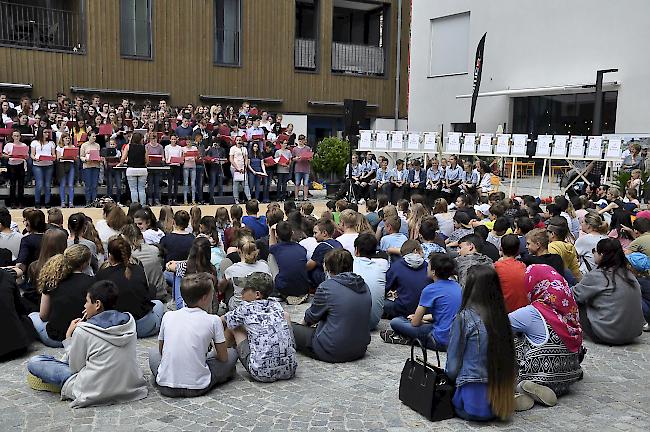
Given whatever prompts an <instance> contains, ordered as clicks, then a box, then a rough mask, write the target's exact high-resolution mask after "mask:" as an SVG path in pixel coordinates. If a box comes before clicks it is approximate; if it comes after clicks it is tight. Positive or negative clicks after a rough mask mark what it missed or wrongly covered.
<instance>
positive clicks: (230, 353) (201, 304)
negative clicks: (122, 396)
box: [149, 273, 238, 397]
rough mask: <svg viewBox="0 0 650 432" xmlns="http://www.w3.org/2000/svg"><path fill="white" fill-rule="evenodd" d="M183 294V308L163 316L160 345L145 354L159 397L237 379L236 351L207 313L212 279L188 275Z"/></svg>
mask: <svg viewBox="0 0 650 432" xmlns="http://www.w3.org/2000/svg"><path fill="white" fill-rule="evenodd" d="M181 294H182V296H183V299H184V300H185V303H186V304H187V307H184V308H182V309H179V310H177V311H172V312H168V313H166V314H165V315H164V316H163V320H162V324H161V325H160V333H159V334H158V343H159V347H158V349H155V348H152V349H150V350H149V367H150V368H151V372H152V373H153V376H154V379H155V382H156V384H157V385H158V389H159V390H160V394H162V395H163V396H167V397H194V396H202V395H204V394H206V393H207V392H209V391H210V390H212V388H214V387H215V386H217V385H218V384H222V383H225V382H226V381H229V380H230V379H231V378H233V377H234V376H235V363H236V362H237V358H238V356H237V351H236V350H235V349H232V348H230V349H229V348H227V346H226V338H225V336H224V331H223V324H222V323H221V319H220V318H219V317H218V316H217V315H210V314H209V313H208V312H209V310H210V308H211V306H212V298H213V296H214V284H213V282H212V277H211V276H210V275H209V274H207V273H194V274H190V275H186V276H185V277H184V278H183V282H182V283H181Z"/></svg>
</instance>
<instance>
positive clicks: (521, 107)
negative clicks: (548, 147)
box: [512, 91, 618, 135]
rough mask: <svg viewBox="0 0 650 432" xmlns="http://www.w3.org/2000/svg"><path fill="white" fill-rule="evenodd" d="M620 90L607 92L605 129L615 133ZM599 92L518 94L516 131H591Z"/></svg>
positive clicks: (604, 105)
mask: <svg viewBox="0 0 650 432" xmlns="http://www.w3.org/2000/svg"><path fill="white" fill-rule="evenodd" d="M617 97H618V92H616V91H608V92H604V93H603V113H602V120H601V125H600V128H601V132H602V133H604V134H607V133H614V131H615V126H616V99H617ZM595 102H596V94H595V93H579V94H564V95H549V96H528V97H518V98H514V100H513V110H512V113H513V118H512V131H513V133H527V134H533V135H543V134H559V135H590V134H591V130H592V129H591V128H592V125H593V118H594V104H595Z"/></svg>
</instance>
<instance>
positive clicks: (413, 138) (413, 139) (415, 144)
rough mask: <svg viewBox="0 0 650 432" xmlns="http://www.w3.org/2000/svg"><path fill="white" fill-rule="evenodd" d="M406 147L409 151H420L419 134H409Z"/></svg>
mask: <svg viewBox="0 0 650 432" xmlns="http://www.w3.org/2000/svg"><path fill="white" fill-rule="evenodd" d="M407 146H408V149H409V150H420V134H419V133H415V132H411V133H409V139H408V144H407Z"/></svg>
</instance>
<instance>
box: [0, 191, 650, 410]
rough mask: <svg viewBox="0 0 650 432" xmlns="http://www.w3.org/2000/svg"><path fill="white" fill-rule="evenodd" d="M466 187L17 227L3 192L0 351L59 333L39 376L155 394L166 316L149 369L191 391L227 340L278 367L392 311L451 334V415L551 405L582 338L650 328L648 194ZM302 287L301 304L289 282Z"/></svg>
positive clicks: (256, 370) (172, 389)
mask: <svg viewBox="0 0 650 432" xmlns="http://www.w3.org/2000/svg"><path fill="white" fill-rule="evenodd" d="M472 202H473V200H472V198H471V197H468V196H467V195H465V194H462V195H460V196H458V197H457V199H456V202H455V204H454V208H455V209H454V210H453V211H450V206H449V205H448V203H447V202H446V200H445V198H437V199H436V200H435V202H434V205H433V208H430V207H429V206H428V204H427V200H426V198H425V197H424V196H423V195H420V194H413V195H411V200H410V201H407V200H404V199H400V200H399V201H398V202H397V206H394V205H392V204H389V200H388V197H387V196H386V195H384V194H380V195H378V197H377V200H374V199H368V200H367V201H366V203H365V207H366V208H365V214H364V213H361V212H360V211H359V210H360V209H359V206H358V204H356V203H351V202H348V201H345V200H338V201H330V202H328V203H327V207H328V209H327V210H326V211H325V212H323V213H322V214H321V215H320V218H318V219H317V218H316V217H315V216H314V215H313V214H312V213H313V211H314V206H313V204H312V203H310V202H306V203H302V205H300V206H299V207H298V206H297V203H296V202H295V201H286V202H285V203H284V204H283V205H282V206H281V204H279V203H271V204H269V205H268V207H267V210H266V214H265V215H263V216H262V215H260V214H259V213H260V209H259V203H258V201H257V200H254V199H251V200H249V201H247V203H246V205H245V208H244V209H242V208H241V206H239V205H233V206H232V207H231V208H230V211H228V210H227V209H226V208H223V207H220V208H219V209H218V210H217V212H216V214H215V215H214V216H211V215H208V216H203V215H202V214H201V208H200V207H193V208H192V209H191V211H190V212H189V213H188V212H186V211H184V210H179V211H176V212H174V211H173V210H172V209H171V208H169V207H163V208H162V209H161V211H160V217H159V218H157V217H156V216H155V215H154V214H153V212H152V211H151V209H150V208H148V207H141V206H140V205H139V204H135V205H132V206H131V208H129V212H128V214H125V213H124V211H123V210H122V209H121V208H120V207H119V206H116V205H114V204H108V205H107V206H106V207H105V208H104V219H102V220H100V221H97V222H96V224H94V223H93V221H91V220H90V219H88V218H87V217H85V216H84V215H83V214H73V215H71V216H70V218H69V220H68V223H67V230H66V229H65V228H64V227H63V221H62V218H61V217H60V216H59V215H57V211H56V210H58V209H51V210H50V212H48V215H49V221H48V224H46V221H45V214H44V213H43V212H42V211H41V210H38V209H29V210H27V211H25V212H24V217H25V227H26V230H25V235H24V236H23V235H22V234H20V233H17V232H16V230H17V228H16V225H15V224H14V223H12V221H11V217H10V216H9V213H8V211H7V210H6V209H0V228H1V230H0V250H2V249H7V251H8V254H7V255H9V254H11V255H12V259H10V260H9V261H8V262H7V263H5V265H7V266H9V267H8V268H7V271H4V272H0V288H2V293H1V295H0V299H1V300H2V308H3V310H6V311H7V312H6V313H5V314H3V315H2V316H3V318H2V319H3V321H4V322H3V324H4V327H5V328H6V329H7V330H8V331H10V333H11V335H12V343H10V344H8V345H4V346H3V348H4V352H2V353H0V354H2V356H3V358H10V357H14V356H16V355H21V354H22V353H24V352H25V350H26V349H27V348H28V346H29V341H30V338H31V337H33V338H37V339H39V340H41V341H42V342H43V343H44V344H46V345H48V346H50V347H62V348H64V350H65V356H64V358H63V359H62V360H58V359H55V358H53V357H51V356H44V355H39V356H35V357H33V358H31V359H30V361H29V362H28V365H27V369H28V382H29V384H30V386H32V387H33V388H35V389H42V390H51V391H57V392H61V395H62V397H63V398H65V399H71V400H72V401H73V402H72V406H80V407H81V406H89V405H96V404H101V403H112V402H118V401H129V400H135V399H140V398H143V397H146V395H147V387H146V382H145V381H144V378H143V377H144V374H143V372H142V371H141V370H140V369H139V368H138V367H137V362H136V354H135V344H136V342H135V341H136V339H137V338H138V337H147V336H153V335H156V334H157V335H158V336H157V337H158V341H159V346H158V347H157V348H155V349H152V350H150V352H149V365H150V369H151V373H152V376H153V377H154V381H155V383H156V388H157V389H158V390H159V391H160V392H161V394H163V395H165V396H168V397H191V396H198V395H202V394H205V393H207V392H208V391H210V390H211V389H213V388H214V387H216V386H218V385H221V384H223V383H225V382H227V381H228V380H230V379H231V378H232V377H233V376H234V374H235V368H236V366H235V365H236V362H237V360H239V361H240V362H241V364H242V365H243V367H244V368H245V369H246V371H247V372H248V373H249V375H250V377H251V379H253V380H255V381H261V382H272V381H276V380H284V379H291V378H293V377H294V376H295V374H296V370H297V366H298V363H299V361H300V357H298V356H297V354H296V353H297V352H298V353H302V354H304V355H306V356H309V357H311V358H313V359H317V360H321V361H324V362H330V363H338V362H349V361H354V360H357V359H360V358H362V357H364V356H365V355H366V351H367V348H368V345H369V344H370V341H371V332H373V331H374V330H375V329H377V327H378V325H379V323H380V321H381V319H382V318H383V319H387V320H390V321H389V323H388V328H386V329H385V330H382V331H380V332H379V336H380V338H381V339H382V340H383V341H384V342H386V343H393V344H410V343H411V342H412V341H413V340H415V339H417V340H420V341H421V343H422V344H423V345H425V346H427V347H428V348H430V349H436V350H439V351H446V352H447V363H446V371H447V374H448V375H449V377H450V378H451V379H452V380H454V382H455V384H456V392H455V394H454V398H453V404H454V407H455V410H456V413H457V415H458V416H460V417H462V418H465V419H469V420H490V419H495V418H499V419H505V418H508V417H510V416H511V415H512V413H513V411H515V410H517V411H521V410H526V409H530V408H532V407H533V405H534V404H535V403H538V404H541V405H544V406H553V405H555V404H556V403H557V398H558V397H559V396H562V395H564V394H566V393H567V392H569V391H570V388H571V386H572V385H573V384H574V383H575V382H577V381H579V380H581V379H582V376H583V371H582V368H581V362H582V360H583V358H584V356H585V354H586V349H585V348H584V346H583V338H587V339H589V340H591V341H593V342H594V343H597V344H606V345H626V344H630V343H633V342H634V341H635V340H636V339H637V338H638V337H639V336H640V335H641V334H642V332H643V329H644V326H645V328H647V320H648V319H650V312H649V311H650V275H649V274H648V271H650V256H649V254H650V240H649V239H650V214H648V213H650V212H636V214H633V215H632V217H633V218H634V221H633V222H632V223H631V224H630V223H629V222H630V220H631V218H630V215H627V214H623V213H620V212H618V211H617V210H616V209H615V208H613V207H614V206H610V208H609V209H606V208H607V206H608V205H609V203H601V204H602V208H600V210H603V209H606V210H605V211H599V210H598V209H597V208H599V207H601V205H600V204H597V203H595V202H594V201H592V200H591V199H589V198H587V197H584V196H583V197H578V198H576V199H573V200H567V199H566V198H564V197H561V196H558V197H556V198H555V200H554V202H553V203H552V204H549V205H547V206H546V210H545V211H543V210H542V209H541V208H540V204H539V202H538V200H536V199H535V198H533V197H531V196H523V197H517V198H513V199H506V198H505V197H504V195H503V193H499V192H494V193H491V194H490V195H489V197H488V202H487V203H485V204H476V205H472ZM612 202H614V201H612ZM576 207H578V209H576ZM621 207H624V206H623V205H621ZM59 213H60V211H59ZM244 213H245V214H246V215H245V216H244ZM605 213H607V214H608V219H609V221H610V222H606V221H605V220H604V219H603V216H602V214H605ZM616 224H618V225H616ZM95 227H96V228H95ZM622 227H625V228H622ZM574 228H576V229H577V231H576V235H574V234H573V233H574ZM627 234H631V236H632V237H634V240H633V241H631V242H629V243H624V242H622V241H621V239H622V238H623V237H624V236H626V235H627ZM17 238H18V239H19V241H17ZM16 244H18V247H17V248H16ZM46 245H47V247H46ZM16 280H18V281H20V283H21V284H22V285H21V287H20V289H19V288H18V285H17V284H16ZM22 281H24V282H22ZM170 294H171V297H173V301H171V302H170V303H169V305H170V308H171V309H175V310H173V311H167V312H166V311H165V307H164V304H163V302H164V301H167V300H169V297H170ZM311 294H313V298H312V299H311V304H310V305H309V307H308V308H307V310H306V311H305V313H304V316H303V318H302V319H301V320H298V321H296V322H292V321H291V318H290V317H289V315H288V314H286V313H285V312H284V310H283V307H282V305H281V302H286V303H288V304H299V303H304V302H306V301H308V300H309V299H310V295H311ZM360 324H361V325H360ZM117 370H120V371H122V370H124V373H123V374H122V376H121V377H120V380H119V385H117V386H109V385H108V383H109V382H110V381H112V380H115V373H116V371H117Z"/></svg>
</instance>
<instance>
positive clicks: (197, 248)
mask: <svg viewBox="0 0 650 432" xmlns="http://www.w3.org/2000/svg"><path fill="white" fill-rule="evenodd" d="M210 249H211V245H210V240H208V239H207V238H205V237H197V238H195V239H194V241H193V242H192V247H191V248H190V253H189V256H188V257H187V268H186V270H185V274H191V273H202V272H205V273H210V274H211V275H213V276H214V275H216V274H217V269H216V268H215V267H214V266H213V265H212V263H211V262H210V255H211V253H212V251H211V250H210Z"/></svg>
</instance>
